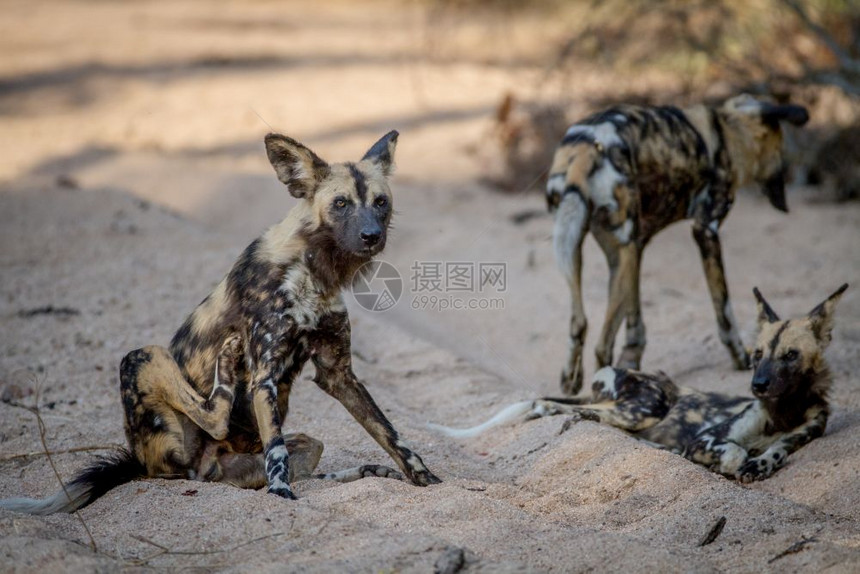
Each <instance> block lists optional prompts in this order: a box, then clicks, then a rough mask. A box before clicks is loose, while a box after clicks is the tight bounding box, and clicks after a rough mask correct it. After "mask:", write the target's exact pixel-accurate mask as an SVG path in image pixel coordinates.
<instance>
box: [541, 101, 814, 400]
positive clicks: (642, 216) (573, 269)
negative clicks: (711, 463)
mask: <svg viewBox="0 0 860 574" xmlns="http://www.w3.org/2000/svg"><path fill="white" fill-rule="evenodd" d="M806 120H807V113H806V110H805V109H804V108H802V107H799V106H774V105H769V104H766V103H763V102H759V101H757V100H755V99H753V98H751V97H750V96H746V95H744V96H738V97H737V98H733V99H731V100H729V101H727V102H726V103H725V104H724V105H723V106H722V107H719V108H708V107H705V106H695V107H692V108H688V109H684V110H681V109H678V108H673V107H641V106H617V107H614V108H611V109H609V110H606V111H604V112H600V113H598V114H595V115H593V116H591V117H589V118H586V119H585V120H583V121H582V122H579V123H577V124H575V125H573V126H571V127H570V129H568V131H567V134H566V136H565V137H564V139H563V141H562V142H561V145H560V146H559V147H558V149H557V150H556V153H555V157H554V159H553V163H552V166H551V168H550V174H549V179H548V182H547V201H548V204H549V207H550V209H551V210H556V219H555V230H554V245H555V251H556V259H557V261H558V265H559V267H560V269H561V271H562V273H563V274H564V275H565V277H566V278H567V280H568V284H569V286H570V290H571V302H572V307H573V312H572V316H571V320H570V351H569V356H568V361H567V364H566V366H565V368H564V370H563V372H562V381H561V384H562V390H563V391H564V392H566V393H568V394H576V393H577V392H578V391H579V389H580V388H581V386H582V377H583V371H582V346H583V341H584V339H585V334H586V328H587V323H586V318H585V310H584V309H583V304H582V287H581V273H582V255H581V253H582V242H583V240H584V238H585V234H586V233H587V232H588V231H589V230H590V231H591V232H592V234H593V235H594V238H595V239H596V240H597V242H598V244H599V245H600V247H601V248H602V250H603V251H604V253H605V254H606V258H607V260H608V263H609V269H610V286H609V303H608V306H607V311H606V319H605V321H604V324H603V330H602V332H601V334H600V338H599V340H598V343H597V345H596V347H595V354H596V356H597V365H598V367H602V366H605V365H609V364H611V363H612V354H613V352H612V347H613V344H614V342H615V335H616V333H617V332H618V329H619V328H620V326H621V322H622V320H625V322H626V325H627V327H626V330H627V332H626V344H625V346H624V351H623V353H622V355H621V359H620V361H619V364H620V365H621V366H624V367H629V368H639V364H640V361H641V358H642V352H643V350H644V348H645V325H644V324H643V322H642V314H641V310H640V307H641V305H640V300H639V275H640V264H641V259H642V251H643V250H644V248H645V246H646V245H647V244H648V242H649V241H650V240H651V238H652V237H653V236H654V235H655V234H656V233H657V232H658V231H660V230H661V229H663V228H664V227H666V226H667V225H669V224H671V223H673V222H675V221H679V220H681V219H685V218H687V219H692V220H693V237H694V238H695V240H696V243H697V244H698V246H699V250H700V252H701V256H702V262H703V265H704V269H705V275H706V278H707V282H708V287H709V289H710V292H711V298H712V301H713V305H714V310H715V312H716V315H717V323H718V325H719V330H720V338H721V339H722V341H723V343H725V345H726V346H727V347H728V349H729V351H730V353H731V355H732V358H733V360H734V363H735V365H736V366H737V367H738V368H746V367H747V366H748V363H749V356H748V354H747V351H746V349H745V348H744V346H743V342H742V341H741V339H740V335H739V334H738V329H737V323H736V321H735V318H734V315H733V313H732V308H731V304H730V302H729V296H728V290H727V287H726V280H725V276H724V272H723V261H722V253H721V247H720V241H719V235H718V230H719V227H720V224H721V222H722V220H723V218H725V216H726V215H727V214H728V212H729V210H730V209H731V206H732V203H733V202H734V198H735V190H736V189H737V188H738V187H740V186H743V185H746V184H749V183H758V184H760V185H761V186H762V187H763V188H764V191H765V193H766V194H767V196H768V197H769V198H770V201H771V203H772V204H773V205H774V206H775V207H777V208H778V209H781V210H783V211H787V207H786V203H785V189H784V186H785V181H784V179H785V178H784V175H785V166H784V162H783V158H782V151H781V143H782V136H781V133H780V127H779V122H780V121H788V122H791V123H794V124H797V125H800V124H803V123H805V122H806Z"/></svg>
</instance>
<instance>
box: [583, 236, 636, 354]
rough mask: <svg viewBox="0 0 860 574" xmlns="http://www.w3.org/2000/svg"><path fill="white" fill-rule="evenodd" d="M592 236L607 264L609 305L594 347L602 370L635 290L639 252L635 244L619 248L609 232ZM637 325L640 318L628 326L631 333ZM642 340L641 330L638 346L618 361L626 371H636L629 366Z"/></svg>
mask: <svg viewBox="0 0 860 574" xmlns="http://www.w3.org/2000/svg"><path fill="white" fill-rule="evenodd" d="M607 234H609V235H607ZM594 236H595V238H596V239H597V241H598V244H599V245H600V246H601V248H603V252H604V253H605V254H606V259H607V262H608V263H609V301H608V302H607V306H606V318H605V320H604V322H603V330H602V331H601V333H600V338H599V339H598V340H597V345H595V347H594V354H595V356H596V357H597V366H598V368H602V367H606V366H608V365H611V364H612V354H613V346H614V345H615V336H616V335H617V334H618V329H619V327H621V321H622V320H623V319H624V315H625V313H627V312H628V310H629V309H630V303H631V300H632V297H633V292H634V290H636V289H638V283H639V281H638V273H639V252H638V248H637V246H636V244H635V243H633V242H628V243H626V244H621V243H619V242H618V240H617V238H615V237H614V235H612V232H609V231H606V230H602V231H597V230H595V233H594ZM637 297H638V294H637ZM631 321H632V319H631ZM641 324H642V322H641V318H640V319H637V320H636V322H635V324H633V325H632V326H633V327H634V329H638V328H639V326H640V325H641ZM631 334H632V332H631ZM637 336H638V335H637ZM644 337H645V332H644V327H643V330H642V333H641V339H642V340H641V344H637V348H636V349H633V348H631V350H629V351H627V352H626V353H625V355H624V357H622V359H623V360H624V361H625V363H629V364H628V365H627V366H628V367H635V368H638V367H639V365H638V364H636V365H633V364H632V363H633V362H635V361H636V360H638V356H641V354H642V350H643V349H644V347H645V340H644Z"/></svg>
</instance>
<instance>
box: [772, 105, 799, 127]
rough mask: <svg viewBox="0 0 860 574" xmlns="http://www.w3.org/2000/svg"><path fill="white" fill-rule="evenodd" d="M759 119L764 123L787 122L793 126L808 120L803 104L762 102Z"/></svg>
mask: <svg viewBox="0 0 860 574" xmlns="http://www.w3.org/2000/svg"><path fill="white" fill-rule="evenodd" d="M761 119H762V121H763V122H764V123H766V124H771V125H773V124H778V123H779V122H788V123H790V124H791V125H793V126H802V125H803V124H805V123H806V122H808V121H809V112H808V111H807V109H806V108H804V107H803V106H796V105H791V104H787V105H783V106H776V105H773V104H767V103H763V104H762V105H761Z"/></svg>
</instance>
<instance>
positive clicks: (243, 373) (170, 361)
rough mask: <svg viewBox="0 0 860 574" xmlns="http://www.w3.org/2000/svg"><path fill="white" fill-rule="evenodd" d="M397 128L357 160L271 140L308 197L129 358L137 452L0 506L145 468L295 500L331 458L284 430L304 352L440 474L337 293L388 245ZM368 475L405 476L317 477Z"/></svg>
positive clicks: (67, 504) (32, 508)
mask: <svg viewBox="0 0 860 574" xmlns="http://www.w3.org/2000/svg"><path fill="white" fill-rule="evenodd" d="M397 136H398V134H397V132H395V131H392V132H390V133H388V134H387V135H385V136H384V137H383V138H382V139H380V140H379V141H378V142H377V143H376V144H374V146H373V147H371V148H370V150H369V151H368V152H367V154H365V156H364V157H363V158H362V160H361V161H360V162H358V163H343V164H328V163H326V162H325V161H323V160H322V159H320V158H319V157H318V156H317V155H316V154H314V152H312V151H311V150H310V149H308V148H307V147H305V146H303V145H302V144H300V143H298V142H296V141H294V140H292V139H290V138H288V137H285V136H282V135H279V134H269V135H268V136H266V150H267V152H268V156H269V160H270V162H271V163H272V166H273V167H274V168H275V172H276V173H277V176H278V179H280V181H281V182H283V183H284V184H286V186H287V188H288V189H289V191H290V193H291V194H292V195H293V196H295V197H297V198H300V199H301V200H302V201H301V202H300V203H299V204H298V205H296V206H295V207H294V208H293V209H292V210H291V211H290V213H289V214H288V215H287V217H286V218H285V219H284V220H283V221H281V222H280V223H278V224H276V225H274V226H273V227H271V228H270V229H269V230H268V231H266V232H265V233H264V234H263V235H262V236H261V237H260V238H258V239H257V240H256V241H254V242H253V243H251V245H250V246H248V248H247V249H245V251H244V252H243V253H242V255H241V256H240V257H239V259H238V260H237V262H236V263H235V265H234V266H233V268H232V269H231V270H230V272H229V273H228V274H227V275H226V277H224V279H223V280H222V281H221V282H220V283H219V284H218V286H217V287H216V288H215V290H214V291H213V292H212V293H211V294H210V295H209V296H208V297H206V299H204V300H203V302H202V303H200V305H199V306H198V307H197V309H196V310H195V311H194V312H193V313H192V314H191V315H190V316H189V317H188V319H187V320H186V321H185V323H184V324H183V325H182V327H181V328H180V329H179V331H177V333H176V335H175V336H174V337H173V340H172V341H171V343H170V348H169V349H166V348H163V347H157V346H150V347H144V348H142V349H138V350H136V351H132V352H130V353H129V354H128V355H126V356H125V358H124V359H123V360H122V363H121V365H120V389H121V393H122V404H123V407H124V410H125V432H126V437H127V438H128V443H129V445H130V447H131V448H130V450H124V451H122V452H120V453H118V454H116V455H113V456H109V457H107V458H103V459H101V460H99V461H98V462H96V463H95V464H94V465H93V466H91V467H90V468H88V469H87V470H85V471H84V472H83V473H81V474H79V475H78V476H77V477H76V478H75V479H73V480H72V481H71V482H70V483H69V484H68V485H67V486H66V489H65V491H62V490H61V491H60V492H58V493H57V494H55V495H54V496H53V497H51V498H48V499H45V500H31V499H14V500H6V501H2V502H0V508H7V509H11V510H17V511H21V512H29V513H35V514H47V513H51V512H59V511H64V512H71V511H73V510H75V509H77V508H80V507H82V506H84V505H86V504H89V503H90V502H91V501H93V500H94V499H95V498H97V497H98V496H101V495H102V494H104V493H105V492H106V491H107V490H109V489H111V488H113V487H114V486H117V485H119V484H122V483H125V482H128V481H130V480H134V479H136V478H139V477H175V478H189V479H198V480H206V481H222V482H229V483H231V484H235V485H236V486H239V487H243V488H260V487H262V486H264V485H268V490H269V492H272V493H274V494H277V495H279V496H282V497H284V498H295V497H294V495H293V492H292V490H291V489H290V482H291V481H293V480H295V479H298V478H306V477H308V476H310V475H311V474H312V472H313V470H314V468H315V467H316V464H317V462H318V461H319V458H320V455H321V453H322V443H320V442H319V441H316V440H314V439H312V438H310V437H307V436H305V435H288V436H282V435H281V424H282V422H283V420H284V417H285V416H286V414H287V406H288V401H289V396H290V389H291V386H292V384H293V380H294V379H295V378H296V376H297V375H298V374H299V373H300V372H301V370H302V367H303V366H304V364H305V363H306V362H307V361H308V359H310V360H311V361H313V363H314V366H315V367H316V376H315V378H314V381H315V382H316V384H317V385H319V387H320V388H321V389H322V390H324V391H325V392H326V393H328V394H330V395H331V396H333V397H334V398H336V399H337V400H339V401H340V402H341V403H342V404H343V405H344V407H346V409H347V410H348V411H349V412H350V414H352V415H353V416H354V417H355V419H356V420H357V421H358V422H359V423H360V424H361V425H362V426H363V427H364V428H365V430H367V432H368V433H370V435H371V436H372V437H373V438H374V439H375V440H376V441H377V442H378V443H379V444H380V445H381V446H382V447H383V448H384V449H385V450H386V451H387V452H388V454H389V455H391V457H392V458H393V459H394V460H395V461H396V462H397V464H398V465H399V466H400V468H401V469H402V471H403V473H404V474H405V475H406V477H407V478H408V479H409V480H411V481H412V482H413V483H414V484H417V485H420V486H424V485H428V484H433V483H437V482H439V479H438V478H436V477H435V476H434V475H433V474H432V473H431V472H430V471H429V470H428V469H427V468H426V467H425V466H424V463H423V462H422V461H421V458H420V457H419V456H418V455H417V454H415V453H414V452H412V451H411V450H410V449H409V448H408V447H407V446H406V444H405V443H404V442H403V441H402V440H401V439H400V438H399V436H398V434H397V432H396V431H395V430H394V427H392V425H391V423H390V422H389V421H388V419H387V418H386V417H385V415H384V414H383V413H382V411H381V410H380V409H379V407H377V405H376V403H374V401H373V399H372V398H371V396H370V395H369V394H368V392H367V390H366V389H365V387H364V385H362V383H361V382H359V381H358V379H356V376H355V374H354V373H353V371H352V359H351V352H350V324H349V318H348V317H347V311H346V307H345V306H344V303H343V300H342V298H341V288H342V287H344V286H345V285H347V284H349V283H350V281H351V280H352V278H353V275H354V274H355V273H356V271H357V270H358V269H359V267H360V266H361V265H363V264H364V263H366V262H368V261H370V260H371V258H372V257H373V256H374V255H376V254H377V253H379V252H380V251H381V250H382V249H383V247H385V242H386V233H387V229H388V225H389V222H390V220H391V214H392V197H391V191H390V189H389V187H388V182H387V180H388V176H389V174H390V172H391V170H392V166H393V163H392V161H393V155H394V149H395V146H396V143H397ZM368 475H377V476H390V477H399V474H398V473H396V472H395V471H394V470H391V469H389V468H387V467H382V466H375V465H368V466H365V467H359V468H357V469H352V470H349V471H344V472H341V473H335V474H333V475H318V476H319V477H321V478H333V479H339V480H352V479H355V478H360V477H362V476H368ZM66 492H67V493H68V496H67V495H66Z"/></svg>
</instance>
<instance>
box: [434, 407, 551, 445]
mask: <svg viewBox="0 0 860 574" xmlns="http://www.w3.org/2000/svg"><path fill="white" fill-rule="evenodd" d="M534 407H535V402H534V401H523V402H521V403H514V404H512V405H509V406H507V407H505V408H503V409H502V410H500V411H499V412H498V413H496V415H495V416H494V417H493V418H491V419H490V420H488V421H486V422H484V423H481V424H479V425H478V426H474V427H471V428H467V429H455V428H451V427H446V426H442V425H437V424H433V423H427V428H429V429H431V430H434V431H437V432H440V433H442V434H444V435H447V436H450V437H453V438H471V437H474V436H478V435H479V434H481V433H482V432H484V431H486V430H489V429H491V428H493V427H496V426H499V425H502V424H505V423H507V422H510V421H513V420H515V419H517V418H518V417H521V416H522V415H524V414H526V413H527V412H529V411H530V410H532V409H534Z"/></svg>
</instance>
